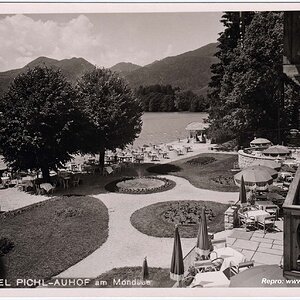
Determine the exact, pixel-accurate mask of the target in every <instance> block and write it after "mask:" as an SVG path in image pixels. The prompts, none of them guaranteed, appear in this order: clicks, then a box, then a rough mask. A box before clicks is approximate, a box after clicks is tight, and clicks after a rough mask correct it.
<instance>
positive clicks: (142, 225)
mask: <svg viewBox="0 0 300 300" xmlns="http://www.w3.org/2000/svg"><path fill="white" fill-rule="evenodd" d="M202 207H205V208H206V212H207V214H206V216H207V224H208V230H209V232H212V233H215V232H219V231H222V230H224V212H225V211H226V209H227V208H228V207H229V205H225V204H222V203H217V202H212V201H196V200H182V201H166V202H158V203H155V204H151V205H148V206H145V207H143V208H141V209H139V210H137V211H135V212H134V213H133V214H132V215H131V217H130V221H131V224H132V225H133V227H135V228H136V229H137V230H139V231H140V232H142V233H144V234H147V235H149V236H155V237H173V235H174V228H175V224H181V225H183V226H179V232H180V236H181V237H185V238H194V237H196V235H197V232H198V228H199V224H198V223H199V214H200V212H201V209H202Z"/></svg>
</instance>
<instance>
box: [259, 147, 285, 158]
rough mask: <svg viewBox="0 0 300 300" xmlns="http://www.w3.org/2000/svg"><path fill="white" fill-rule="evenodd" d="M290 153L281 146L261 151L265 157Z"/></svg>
mask: <svg viewBox="0 0 300 300" xmlns="http://www.w3.org/2000/svg"><path fill="white" fill-rule="evenodd" d="M290 153H291V151H290V150H289V148H287V147H285V146H282V145H275V146H271V147H269V148H268V149H266V150H264V151H263V154H265V155H272V156H275V155H287V154H290Z"/></svg>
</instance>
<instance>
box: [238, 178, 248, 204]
mask: <svg viewBox="0 0 300 300" xmlns="http://www.w3.org/2000/svg"><path fill="white" fill-rule="evenodd" d="M239 202H240V203H241V204H246V203H247V194H246V187H245V181H244V176H242V178H241V184H240V194H239Z"/></svg>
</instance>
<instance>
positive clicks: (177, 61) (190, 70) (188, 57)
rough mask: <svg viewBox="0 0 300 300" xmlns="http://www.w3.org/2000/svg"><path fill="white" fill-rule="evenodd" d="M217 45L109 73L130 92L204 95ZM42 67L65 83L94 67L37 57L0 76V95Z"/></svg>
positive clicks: (82, 62)
mask: <svg viewBox="0 0 300 300" xmlns="http://www.w3.org/2000/svg"><path fill="white" fill-rule="evenodd" d="M216 47H217V43H211V44H208V45H206V46H203V47H201V48H199V49H196V50H193V51H189V52H185V53H183V54H180V55H177V56H171V57H166V58H164V59H162V60H159V61H155V62H153V63H151V64H148V65H146V66H139V65H136V64H133V63H129V62H121V63H118V64H116V65H114V66H112V67H111V68H110V69H111V70H112V71H114V72H118V73H119V74H120V76H122V77H124V78H125V79H126V80H127V81H128V83H129V85H130V86H131V87H132V88H137V87H139V86H140V85H144V86H146V85H154V84H162V85H167V84H170V85H172V86H174V87H180V88H181V89H183V90H187V89H189V90H192V91H194V92H195V93H197V94H205V93H206V90H207V85H208V83H209V81H210V77H211V71H210V67H211V65H212V64H213V63H215V62H217V58H216V57H215V56H214V54H215V52H216ZM39 65H45V66H48V67H53V68H55V69H58V68H59V69H61V71H62V73H63V74H64V75H65V76H66V78H67V80H69V81H70V82H71V83H75V82H76V80H77V79H78V78H80V77H81V76H82V75H83V74H84V73H86V72H88V71H90V70H92V69H93V68H94V66H93V65H92V64H91V63H90V62H88V61H87V60H85V59H83V58H75V57H73V58H71V59H63V60H56V59H51V58H48V57H39V58H37V59H35V60H33V61H32V62H30V63H29V64H27V65H26V66H24V67H23V68H20V69H15V70H10V71H6V72H0V95H1V94H3V93H4V92H6V91H7V89H8V86H9V85H10V83H11V82H12V81H13V79H14V78H15V77H16V76H17V75H19V74H20V73H22V72H24V71H26V69H28V68H33V67H35V66H39Z"/></svg>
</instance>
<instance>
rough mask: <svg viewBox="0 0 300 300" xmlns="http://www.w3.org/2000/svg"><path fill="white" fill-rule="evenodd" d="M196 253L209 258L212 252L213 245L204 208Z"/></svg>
mask: <svg viewBox="0 0 300 300" xmlns="http://www.w3.org/2000/svg"><path fill="white" fill-rule="evenodd" d="M195 251H196V253H197V254H199V255H201V256H202V255H204V256H208V255H209V253H210V251H211V243H210V241H209V238H208V231H207V222H206V215H205V207H203V208H202V211H201V220H200V223H199V230H198V235H197V244H196V248H195Z"/></svg>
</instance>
